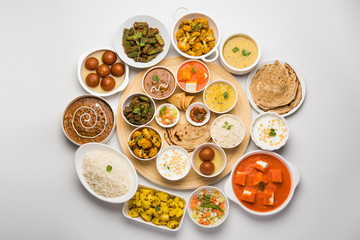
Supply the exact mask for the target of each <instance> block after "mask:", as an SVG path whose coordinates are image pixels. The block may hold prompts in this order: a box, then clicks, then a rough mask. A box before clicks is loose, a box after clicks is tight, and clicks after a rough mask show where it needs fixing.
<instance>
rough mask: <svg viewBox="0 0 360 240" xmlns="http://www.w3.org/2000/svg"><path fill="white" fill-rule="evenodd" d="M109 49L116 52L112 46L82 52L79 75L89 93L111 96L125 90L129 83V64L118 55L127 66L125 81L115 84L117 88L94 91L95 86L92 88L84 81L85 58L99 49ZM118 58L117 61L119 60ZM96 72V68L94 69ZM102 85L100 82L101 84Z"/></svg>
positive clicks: (78, 68) (79, 60)
mask: <svg viewBox="0 0 360 240" xmlns="http://www.w3.org/2000/svg"><path fill="white" fill-rule="evenodd" d="M107 50H110V51H112V52H114V53H115V54H116V52H115V49H113V48H111V47H103V48H96V49H92V50H89V51H86V52H84V53H82V54H81V55H80V57H79V59H78V67H77V75H78V80H79V82H80V85H81V86H82V87H83V88H84V89H85V91H87V92H88V93H90V94H93V95H97V96H101V97H107V96H111V95H113V94H115V93H118V92H121V91H123V90H124V89H125V88H126V86H127V85H128V83H129V66H128V65H127V64H125V63H124V62H123V61H122V60H121V59H120V58H119V57H118V56H117V57H118V60H120V62H121V63H122V64H124V66H125V73H124V80H123V82H122V83H121V84H120V85H119V86H115V88H114V89H113V90H111V91H108V92H96V91H94V89H93V88H90V87H88V86H87V85H86V83H85V82H84V80H83V78H82V73H81V70H82V68H84V64H85V60H86V59H87V58H88V57H89V56H90V55H91V54H93V53H95V52H99V51H107ZM118 60H117V62H118ZM101 62H102V61H101V59H100V61H99V64H101ZM94 72H95V70H94ZM99 85H100V84H99Z"/></svg>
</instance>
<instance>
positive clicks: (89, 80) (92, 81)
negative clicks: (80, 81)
mask: <svg viewBox="0 0 360 240" xmlns="http://www.w3.org/2000/svg"><path fill="white" fill-rule="evenodd" d="M85 82H86V85H88V86H89V87H92V88H94V87H97V86H98V85H99V83H100V77H99V75H97V74H96V73H89V74H88V75H87V76H86V79H85Z"/></svg>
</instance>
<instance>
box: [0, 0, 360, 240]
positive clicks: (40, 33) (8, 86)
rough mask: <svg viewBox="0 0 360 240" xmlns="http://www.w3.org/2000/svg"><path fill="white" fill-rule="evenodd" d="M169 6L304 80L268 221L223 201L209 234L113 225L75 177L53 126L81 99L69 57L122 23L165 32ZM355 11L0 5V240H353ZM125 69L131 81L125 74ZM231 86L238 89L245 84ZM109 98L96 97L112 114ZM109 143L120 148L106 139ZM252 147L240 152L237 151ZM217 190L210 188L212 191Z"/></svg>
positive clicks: (105, 207)
mask: <svg viewBox="0 0 360 240" xmlns="http://www.w3.org/2000/svg"><path fill="white" fill-rule="evenodd" d="M180 5H185V6H187V7H189V8H191V9H193V10H201V11H203V12H206V13H208V14H210V15H211V16H213V17H214V18H215V19H216V20H217V21H218V23H219V25H220V27H221V31H222V34H227V33H230V32H233V31H238V32H245V33H249V34H252V35H253V36H254V37H255V38H256V40H258V41H259V42H260V44H261V46H262V52H263V55H262V58H261V60H260V62H263V61H266V60H270V59H282V60H286V61H289V62H290V63H291V64H294V65H295V66H296V68H297V69H298V70H299V71H301V73H302V74H303V75H304V78H305V81H306V84H307V86H306V87H307V96H306V99H305V102H304V104H303V105H302V107H301V108H300V109H299V111H298V112H296V113H295V114H293V115H292V116H290V117H288V118H287V120H288V124H289V127H290V130H291V133H290V134H291V135H290V138H289V141H288V142H287V144H286V146H285V147H283V148H282V149H281V151H278V153H280V154H281V155H283V156H284V157H285V158H286V159H287V160H288V161H289V162H291V163H293V164H295V165H296V166H297V167H298V168H299V169H300V171H301V174H302V175H301V181H300V185H299V186H298V188H297V190H296V192H295V195H294V198H293V200H292V201H291V203H290V204H289V205H288V206H287V208H286V209H285V210H284V211H282V212H281V213H280V214H278V215H276V216H273V217H270V218H266V219H263V218H260V219H259V218H255V217H253V216H249V215H247V214H245V212H244V211H243V210H242V209H241V208H240V207H239V206H237V205H235V204H233V203H231V206H230V207H231V209H230V215H229V217H228V218H227V220H226V222H225V223H224V224H223V225H221V226H220V227H219V228H217V229H214V230H203V229H200V228H198V227H197V226H196V225H195V224H193V223H192V222H191V220H190V219H189V216H186V219H185V222H184V224H183V227H182V229H181V230H180V231H179V232H177V233H176V234H172V233H168V232H161V231H158V230H156V229H152V228H149V227H147V226H145V225H142V224H137V223H135V222H133V221H129V220H127V219H125V218H124V217H123V216H122V213H121V209H122V204H120V205H116V204H109V203H105V202H102V201H100V200H97V199H96V198H94V197H93V196H91V195H90V194H89V193H88V192H87V191H86V190H85V189H84V188H83V187H82V186H81V184H80V181H79V180H78V178H77V176H76V173H75V169H74V153H75V150H76V146H74V145H73V144H72V143H71V142H70V141H68V140H67V139H66V138H65V136H64V134H63V132H62V130H61V118H62V113H63V111H64V109H65V107H66V105H67V104H68V103H69V102H70V101H71V100H72V99H74V98H75V97H77V96H78V95H81V94H85V93H86V92H85V91H84V90H83V89H82V88H81V86H80V84H79V82H78V80H77V79H76V62H77V59H78V56H79V55H80V54H81V53H82V52H84V51H86V50H88V49H91V48H96V47H97V46H103V45H109V46H113V37H114V34H115V30H116V29H117V28H118V26H119V25H120V24H121V23H122V22H123V21H124V20H126V19H127V18H129V17H131V16H133V15H137V14H142V13H143V14H150V15H153V16H155V17H157V18H159V19H160V20H161V21H163V22H164V23H165V25H166V26H167V28H168V29H171V27H172V24H173V18H172V13H173V10H174V9H175V8H176V7H178V6H180ZM359 13H360V1H355V0H354V1H316V2H315V1H298V2H290V1H276V2H273V1H225V0H223V1H216V2H215V1H213V2H211V3H210V1H189V0H183V1H181V2H180V1H165V0H164V1H149V0H147V1H142V0H138V1H120V0H117V1H111V2H110V1H109V2H105V1H104V2H100V1H99V2H95V1H89V2H87V1H76V2H75V1H74V2H73V1H46V0H43V1H41V0H39V1H18V0H15V1H10V0H9V1H4V0H1V1H0V30H1V38H0V69H1V75H0V81H1V94H0V99H1V117H0V126H1V135H0V136H1V138H0V139H1V140H0V141H1V142H0V143H1V144H0V146H1V157H0V163H1V166H0V169H1V174H0V239H169V238H170V237H171V238H174V239H186V238H188V239H205V238H207V239H219V238H223V237H224V236H226V237H227V238H228V239H277V240H278V239H289V238H290V239H359V238H360V217H359V215H360V204H359V200H360V181H359V175H360V173H359V171H360V157H359V153H358V148H359V143H360V141H359V135H360V128H359V113H360V111H359V110H360V109H359V99H358V96H359V94H360V90H359V89H360V78H359V57H360V47H359V46H360V14H359ZM171 56H176V51H175V50H174V49H173V47H171V49H170V52H169V53H168V57H171ZM217 63H219V62H217ZM130 70H131V78H132V77H133V76H135V74H136V73H137V70H135V69H133V68H131V69H130ZM236 78H237V79H238V81H239V82H240V84H241V85H242V86H243V87H244V85H245V81H246V75H245V76H242V77H236ZM119 99H120V94H117V95H115V96H113V97H108V98H107V100H108V101H109V102H110V103H111V105H112V107H113V109H114V110H116V109H117V105H118V101H119ZM255 115H256V113H255V111H253V116H255ZM109 145H111V146H113V147H116V148H117V149H120V145H119V143H118V140H117V136H116V135H114V137H113V138H112V140H111V141H110V142H109ZM254 149H257V148H256V147H255V145H254V144H253V143H252V142H250V144H249V147H248V149H247V152H248V151H250V150H254ZM225 180H226V178H225V179H223V180H222V181H220V182H218V183H217V184H215V186H217V187H220V188H221V189H223V185H224V183H225ZM140 183H146V184H148V183H149V182H148V181H147V180H145V179H144V178H142V177H140ZM172 191H173V192H177V193H179V194H182V195H184V196H189V194H190V192H191V191H174V190H172Z"/></svg>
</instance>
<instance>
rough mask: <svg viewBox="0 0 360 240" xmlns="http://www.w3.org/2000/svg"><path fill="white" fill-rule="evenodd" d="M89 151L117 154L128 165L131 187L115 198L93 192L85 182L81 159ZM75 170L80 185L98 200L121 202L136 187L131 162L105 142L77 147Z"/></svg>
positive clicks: (136, 182)
mask: <svg viewBox="0 0 360 240" xmlns="http://www.w3.org/2000/svg"><path fill="white" fill-rule="evenodd" d="M91 151H109V152H111V153H113V154H116V155H118V156H119V157H120V158H122V160H123V161H124V162H125V163H126V164H127V165H128V167H129V169H130V175H131V182H132V184H131V187H130V189H129V191H128V192H127V193H125V194H124V195H122V196H120V197H116V198H107V197H103V196H101V195H98V194H97V193H95V191H93V190H92V189H91V188H90V186H89V184H88V183H87V182H86V179H85V177H84V175H83V170H82V165H83V160H84V155H85V154H86V153H88V152H91ZM75 170H76V173H77V175H78V177H79V180H80V182H81V183H82V185H83V186H84V187H85V188H86V190H88V191H89V193H91V194H92V195H94V196H95V197H97V198H98V199H100V200H103V201H105V202H110V203H123V202H126V201H128V200H129V199H130V198H132V196H134V194H135V192H136V189H137V187H138V176H137V173H136V170H135V168H134V166H133V164H132V163H131V162H130V160H129V159H128V158H127V157H126V156H125V155H124V154H122V153H121V152H119V151H118V150H115V149H114V148H112V147H110V146H108V145H105V144H101V143H87V144H84V145H82V146H81V147H79V148H78V150H77V151H76V153H75Z"/></svg>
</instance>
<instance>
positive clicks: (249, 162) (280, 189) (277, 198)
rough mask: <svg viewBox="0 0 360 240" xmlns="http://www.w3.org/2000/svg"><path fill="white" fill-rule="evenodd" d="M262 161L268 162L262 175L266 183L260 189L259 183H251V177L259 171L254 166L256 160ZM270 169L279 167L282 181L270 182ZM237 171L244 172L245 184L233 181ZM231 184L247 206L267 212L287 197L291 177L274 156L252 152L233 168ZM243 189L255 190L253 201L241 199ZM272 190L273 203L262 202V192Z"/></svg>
mask: <svg viewBox="0 0 360 240" xmlns="http://www.w3.org/2000/svg"><path fill="white" fill-rule="evenodd" d="M259 160H260V161H263V162H266V163H268V167H267V168H266V170H265V172H264V175H265V176H266V180H267V182H268V183H265V184H264V188H263V189H262V190H261V189H260V187H259V185H253V178H254V176H255V174H256V173H258V172H261V171H259V170H258V169H256V168H255V167H254V165H255V163H256V161H259ZM272 169H280V170H281V175H282V183H273V182H272V175H271V170H272ZM237 172H243V173H246V179H245V186H242V185H239V184H236V183H235V176H236V173H237ZM232 186H233V189H234V192H235V195H236V197H237V198H238V200H239V201H240V202H241V203H242V204H243V205H244V206H246V207H247V208H249V209H251V210H253V211H257V212H268V211H272V210H274V209H276V208H278V207H280V206H281V205H282V204H283V203H284V202H285V201H286V199H287V198H288V196H289V194H290V189H291V177H290V173H289V170H288V169H287V167H286V166H285V165H284V163H282V162H281V161H280V160H279V159H277V158H276V157H273V156H270V155H266V154H254V155H251V156H249V157H247V158H245V159H244V160H243V161H242V162H241V163H240V164H239V165H238V166H237V167H236V169H235V172H234V174H233V179H232ZM244 189H247V190H251V191H256V194H255V200H254V202H253V203H250V202H246V201H244V200H241V196H242V194H243V191H244ZM265 192H274V205H272V206H268V205H265V204H264V193H265Z"/></svg>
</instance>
